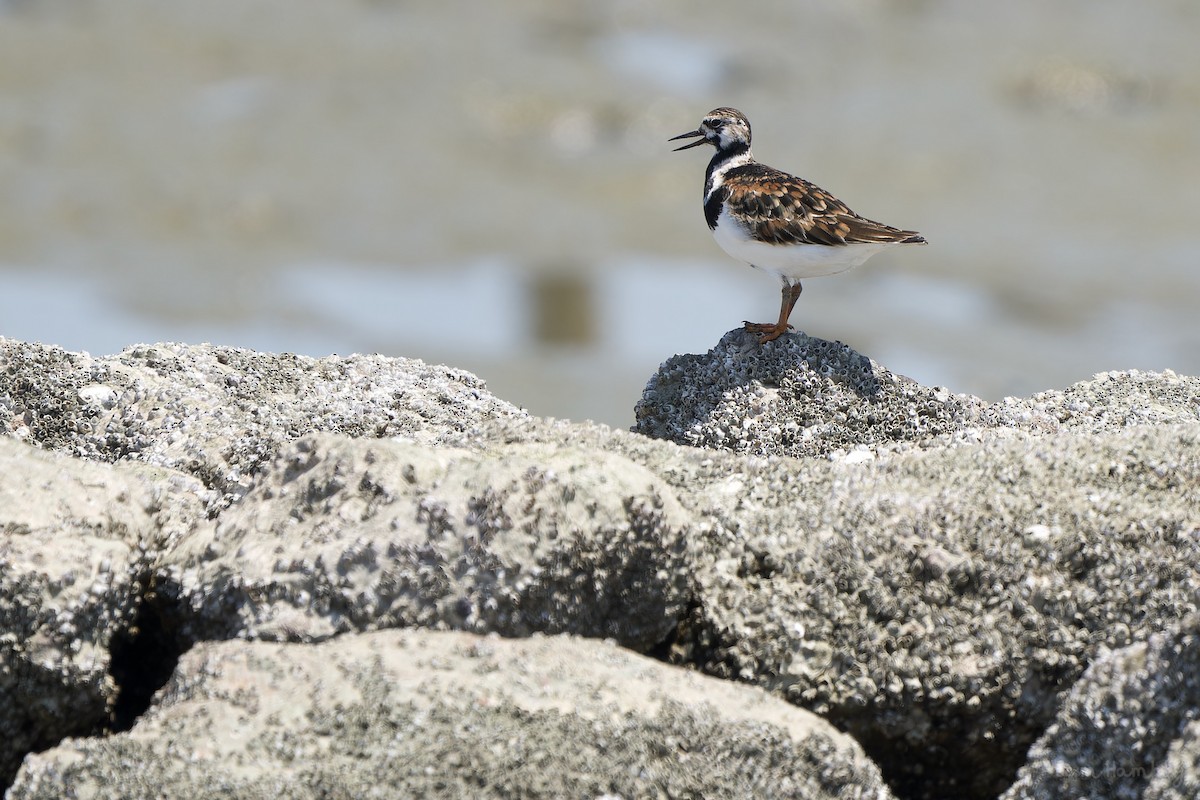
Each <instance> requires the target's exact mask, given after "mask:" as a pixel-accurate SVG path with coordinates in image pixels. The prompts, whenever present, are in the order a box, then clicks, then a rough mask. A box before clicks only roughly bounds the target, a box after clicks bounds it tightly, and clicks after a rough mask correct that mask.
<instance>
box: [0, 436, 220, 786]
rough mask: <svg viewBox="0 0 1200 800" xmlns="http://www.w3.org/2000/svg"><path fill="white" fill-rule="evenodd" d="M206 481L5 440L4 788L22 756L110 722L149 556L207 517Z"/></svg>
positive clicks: (0, 444)
mask: <svg viewBox="0 0 1200 800" xmlns="http://www.w3.org/2000/svg"><path fill="white" fill-rule="evenodd" d="M203 491H204V490H203V488H202V487H200V486H199V485H198V482H197V481H195V480H194V479H191V478H188V477H186V476H183V475H179V474H173V473H170V472H168V471H167V470H161V469H154V468H149V467H145V466H140V465H129V464H122V465H120V466H119V467H110V466H107V465H102V464H91V463H87V462H85V461H81V460H79V459H74V458H69V457H66V456H63V455H57V454H50V453H41V452H38V451H36V450H34V449H33V448H30V447H28V446H26V445H24V444H21V443H20V442H18V441H16V440H14V439H12V438H6V437H0V786H3V785H6V784H7V783H8V781H9V780H10V779H11V778H12V776H13V774H14V773H15V772H16V769H17V766H18V765H19V764H20V761H21V758H22V757H23V756H24V755H25V753H27V752H30V751H33V750H40V749H42V748H44V747H47V746H49V745H52V744H54V743H55V742H57V741H58V740H59V739H61V738H63V737H64V736H69V735H86V734H89V733H92V732H93V731H95V730H98V729H100V728H102V727H104V726H106V725H109V724H110V723H111V720H112V718H113V716H114V715H117V714H119V713H120V709H118V707H117V706H118V701H119V698H118V691H117V688H118V687H117V685H116V683H115V682H114V678H113V675H112V672H113V671H114V668H118V669H129V668H131V667H132V668H134V669H136V668H137V667H136V666H134V665H128V664H114V661H117V660H119V652H118V651H119V649H120V648H121V647H122V645H124V644H126V642H127V639H128V638H129V637H130V636H131V635H132V634H131V629H132V628H133V627H134V624H135V621H136V620H137V619H138V611H139V601H140V597H141V591H142V587H143V584H144V582H146V581H147V580H148V577H149V575H150V572H151V563H152V558H153V553H154V552H156V550H157V549H158V548H160V547H162V546H163V545H165V544H166V543H167V542H169V541H172V540H173V539H175V538H177V537H179V536H181V535H183V534H184V533H185V532H186V531H187V530H190V528H191V527H192V525H193V524H194V523H195V521H196V520H198V519H200V518H202V517H203V515H204V504H203V502H202V500H201V499H200V498H201V497H202V496H203Z"/></svg>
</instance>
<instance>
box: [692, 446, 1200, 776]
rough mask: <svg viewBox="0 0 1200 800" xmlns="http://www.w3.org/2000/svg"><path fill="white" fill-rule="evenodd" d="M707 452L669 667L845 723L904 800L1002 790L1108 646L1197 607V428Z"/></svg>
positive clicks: (1155, 628) (1149, 631) (1160, 626)
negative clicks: (684, 605)
mask: <svg viewBox="0 0 1200 800" xmlns="http://www.w3.org/2000/svg"><path fill="white" fill-rule="evenodd" d="M712 461H713V466H712V468H711V472H708V473H703V472H702V473H700V474H697V475H694V476H693V477H692V478H691V479H690V480H689V481H688V482H689V483H693V485H695V486H696V487H697V488H698V489H699V488H700V487H703V488H702V489H700V490H699V491H697V493H696V494H693V495H687V496H683V495H681V502H682V503H683V505H684V506H685V507H687V508H689V509H691V510H692V511H693V513H694V514H695V515H696V518H697V519H700V520H704V521H705V523H706V524H705V525H702V526H701V527H700V535H701V536H702V537H703V540H704V541H703V544H702V545H701V546H699V547H698V548H697V549H696V550H695V554H696V555H695V556H694V560H693V562H692V563H691V564H690V566H689V569H690V571H691V573H692V575H693V578H694V580H695V582H696V590H695V591H696V598H697V600H696V602H695V603H694V604H693V610H692V613H691V614H690V615H689V618H688V620H686V621H685V622H684V624H682V625H681V626H680V630H679V635H678V637H677V639H676V640H675V642H674V643H673V650H674V652H675V653H676V658H677V659H678V660H680V661H682V662H686V663H692V664H695V665H697V666H698V667H699V668H700V669H702V670H703V671H705V672H707V673H709V674H713V675H717V676H720V677H726V678H729V679H734V680H743V681H752V682H755V683H757V684H759V685H761V686H764V687H768V688H771V689H772V690H774V691H776V692H778V693H780V694H781V695H782V696H784V697H787V698H788V699H790V700H792V701H793V702H795V703H797V704H799V705H802V706H803V707H805V708H809V709H811V710H813V711H816V712H817V713H819V714H821V715H822V716H825V717H826V718H827V719H830V720H831V721H832V722H834V724H836V725H837V726H838V727H839V728H841V729H843V730H846V731H848V732H850V733H851V734H853V735H854V736H855V737H856V738H858V739H859V741H860V742H862V744H863V745H864V747H865V748H866V749H867V751H868V752H869V753H870V754H871V755H872V757H873V758H875V759H876V761H877V762H878V763H879V764H880V766H881V768H882V769H883V770H884V773H885V774H886V775H887V776H888V777H889V782H890V783H891V785H892V787H893V789H894V790H895V791H896V792H897V794H898V795H900V796H906V797H913V798H917V797H929V798H935V797H951V796H953V797H963V798H965V797H978V798H983V797H995V796H997V795H998V794H999V793H1000V792H1001V791H1003V789H1004V788H1005V787H1006V786H1007V785H1008V783H1010V782H1011V780H1012V778H1013V776H1014V774H1015V772H1016V770H1017V768H1018V767H1019V766H1020V764H1021V763H1022V761H1023V758H1024V754H1025V751H1026V750H1027V749H1028V747H1029V745H1030V744H1031V743H1032V742H1033V740H1034V739H1035V738H1036V737H1037V736H1038V735H1040V733H1041V732H1042V730H1043V729H1044V727H1045V726H1046V725H1047V724H1049V722H1050V720H1051V718H1052V716H1053V713H1054V708H1055V703H1056V699H1057V697H1058V695H1059V693H1060V692H1062V691H1064V690H1065V689H1067V688H1069V687H1070V686H1071V684H1072V683H1073V682H1074V681H1075V680H1077V679H1078V678H1079V676H1080V675H1081V674H1082V673H1083V671H1084V669H1085V668H1086V667H1087V666H1088V664H1089V663H1090V661H1091V659H1092V658H1093V657H1094V655H1095V653H1096V652H1097V650H1098V648H1100V647H1101V646H1107V647H1110V648H1113V647H1122V646H1125V645H1128V644H1130V643H1132V642H1134V641H1139V640H1143V639H1145V638H1147V637H1148V636H1150V635H1152V634H1154V633H1156V632H1159V631H1161V630H1163V629H1164V628H1166V627H1168V626H1170V625H1172V624H1175V623H1177V622H1178V620H1180V619H1182V618H1184V617H1186V616H1187V615H1188V614H1190V613H1194V612H1195V611H1197V610H1198V601H1197V598H1198V597H1200V537H1198V536H1197V530H1198V527H1200V493H1197V492H1196V491H1194V489H1193V488H1189V487H1195V486H1197V485H1200V426H1197V425H1187V426H1184V425H1167V426H1139V427H1133V428H1130V429H1128V430H1123V431H1119V432H1111V433H1106V434H1086V435H1085V434H1079V433H1073V432H1062V433H1057V434H1053V435H1046V436H1029V435H1025V436H1017V437H1011V436H1010V437H1005V438H999V439H994V440H991V441H987V442H983V443H980V444H978V445H975V446H958V447H950V448H932V449H928V450H911V451H907V452H902V453H892V454H885V455H883V456H881V457H879V458H877V459H875V460H874V461H871V462H868V463H854V462H848V461H845V460H837V461H832V462H830V461H807V462H794V461H790V460H787V459H782V458H780V459H763V460H753V459H746V460H744V461H743V462H742V463H740V464H737V465H734V464H731V463H730V462H729V461H727V460H725V459H719V458H717V457H713V459H712Z"/></svg>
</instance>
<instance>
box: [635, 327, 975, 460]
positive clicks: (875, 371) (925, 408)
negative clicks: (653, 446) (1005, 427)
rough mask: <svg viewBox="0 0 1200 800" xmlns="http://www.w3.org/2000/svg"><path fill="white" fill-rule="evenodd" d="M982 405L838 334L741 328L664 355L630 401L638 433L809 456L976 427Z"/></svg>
mask: <svg viewBox="0 0 1200 800" xmlns="http://www.w3.org/2000/svg"><path fill="white" fill-rule="evenodd" d="M986 409H987V404H986V403H985V402H984V401H982V400H980V399H979V398H977V397H971V396H969V395H957V394H952V393H951V392H949V391H947V390H946V389H940V388H928V387H925V386H921V385H920V384H918V383H917V382H916V381H913V380H912V379H910V378H906V377H904V376H901V375H896V374H895V373H893V372H891V371H890V370H888V369H886V368H884V367H883V366H881V365H879V364H877V363H875V362H874V361H872V360H871V359H870V358H868V357H867V356H864V355H862V354H861V353H858V352H855V351H854V350H853V349H852V348H850V347H849V346H847V345H845V344H842V343H841V342H830V341H826V340H824V339H816V338H813V337H810V336H807V335H805V334H803V333H788V334H785V335H784V336H782V337H780V338H779V339H776V340H775V341H773V342H769V343H768V344H766V345H759V343H758V337H757V336H756V335H754V334H751V333H749V332H747V331H745V330H743V329H741V328H738V329H736V330H733V331H730V332H729V333H727V334H725V336H724V337H723V338H722V339H721V341H720V342H719V343H718V344H717V346H716V347H714V348H713V349H712V350H710V351H708V352H707V353H705V354H704V355H699V356H698V355H682V356H674V357H672V358H670V359H668V360H667V361H666V362H665V363H664V364H663V365H662V366H661V367H659V370H658V372H657V373H655V375H654V376H653V377H651V379H650V382H649V383H648V384H647V385H646V391H645V393H644V394H643V396H642V399H641V401H639V402H638V404H637V407H636V409H635V416H636V420H637V422H636V424H635V426H634V430H635V431H637V432H638V433H641V434H644V435H646V436H650V437H653V438H656V439H667V440H669V441H673V442H677V443H679V444H686V445H691V446H693V447H705V448H719V449H722V450H730V451H732V452H735V453H746V454H751V455H760V456H765V455H790V456H814V455H825V454H826V453H829V452H832V451H837V450H847V449H849V448H852V447H854V446H856V445H878V444H890V443H894V442H908V441H917V440H921V439H928V438H930V437H934V436H938V435H942V434H949V433H956V432H959V431H962V430H964V429H970V428H978V427H979V426H981V425H982V424H984V422H985V420H984V412H985V410H986Z"/></svg>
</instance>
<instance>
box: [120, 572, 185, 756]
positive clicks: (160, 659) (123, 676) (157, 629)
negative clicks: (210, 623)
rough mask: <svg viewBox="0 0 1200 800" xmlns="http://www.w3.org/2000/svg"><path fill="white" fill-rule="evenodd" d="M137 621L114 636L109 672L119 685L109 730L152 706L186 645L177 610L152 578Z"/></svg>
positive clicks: (129, 723)
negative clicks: (179, 625) (182, 636)
mask: <svg viewBox="0 0 1200 800" xmlns="http://www.w3.org/2000/svg"><path fill="white" fill-rule="evenodd" d="M147 584H148V585H146V586H145V588H144V590H143V596H142V600H141V603H140V605H139V606H138V610H137V614H136V615H135V617H134V619H133V623H132V624H131V625H130V626H129V627H128V628H126V629H125V630H122V631H120V632H118V633H117V634H116V635H115V636H113V639H112V644H111V645H110V648H111V651H110V662H109V674H110V675H111V676H112V679H113V683H114V684H115V685H116V687H117V697H116V701H115V702H114V703H113V707H112V710H111V711H110V712H109V718H108V724H107V725H106V726H105V727H104V732H106V733H120V732H122V731H127V730H129V729H130V728H132V727H133V725H134V723H135V722H137V719H138V717H140V716H141V715H142V714H143V713H145V711H146V709H148V708H149V707H150V701H151V699H152V698H153V697H154V693H155V692H157V691H158V690H159V689H161V688H162V687H163V686H165V685H166V683H167V681H168V680H170V678H171V675H172V674H174V672H175V667H176V665H177V664H178V663H179V657H180V656H181V655H182V654H183V653H184V651H185V650H186V645H185V643H184V642H183V641H182V639H181V637H180V636H179V634H178V627H177V622H176V621H175V617H177V616H178V615H177V613H176V611H175V610H174V609H172V608H171V607H170V605H171V602H170V601H169V600H168V599H167V598H166V595H164V594H159V593H156V592H155V591H154V587H153V585H152V583H150V579H147Z"/></svg>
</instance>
